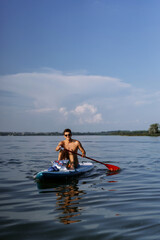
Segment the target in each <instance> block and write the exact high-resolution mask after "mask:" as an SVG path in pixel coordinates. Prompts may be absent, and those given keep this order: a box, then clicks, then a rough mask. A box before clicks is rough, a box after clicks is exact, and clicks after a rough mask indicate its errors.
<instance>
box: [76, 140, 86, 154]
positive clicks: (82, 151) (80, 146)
mask: <svg viewBox="0 0 160 240" xmlns="http://www.w3.org/2000/svg"><path fill="white" fill-rule="evenodd" d="M78 148H79V150H80V151H81V153H82V157H85V156H86V151H85V150H84V148H83V147H82V144H81V143H80V142H79V141H78Z"/></svg>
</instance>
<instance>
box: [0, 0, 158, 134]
mask: <svg viewBox="0 0 160 240" xmlns="http://www.w3.org/2000/svg"><path fill="white" fill-rule="evenodd" d="M159 12H160V1H159V0H34V1H33V0H27V1H26V0H14V1H13V0H0V32H1V38H0V49H1V50H0V52H1V54H0V112H1V114H0V131H34V132H39V131H42V132H50V131H53V132H57V131H58V132H63V130H64V129H65V128H71V129H72V131H80V132H91V131H95V132H98V131H112V130H147V129H148V128H149V126H150V125H151V124H153V123H160V111H159V109H160V67H159V63H160V44H159V43H160V14H159Z"/></svg>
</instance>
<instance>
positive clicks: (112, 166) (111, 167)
mask: <svg viewBox="0 0 160 240" xmlns="http://www.w3.org/2000/svg"><path fill="white" fill-rule="evenodd" d="M64 150H66V151H68V152H71V153H73V154H76V155H79V156H81V157H83V156H82V155H81V154H79V153H76V152H73V151H71V150H68V149H64ZM84 157H85V158H87V159H89V160H92V161H94V162H97V163H100V164H103V165H104V166H106V167H107V168H108V169H109V171H113V172H115V171H118V170H120V168H119V167H117V166H114V165H111V164H107V163H103V162H100V161H97V160H95V159H93V158H90V157H87V156H84Z"/></svg>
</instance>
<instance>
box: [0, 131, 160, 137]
mask: <svg viewBox="0 0 160 240" xmlns="http://www.w3.org/2000/svg"><path fill="white" fill-rule="evenodd" d="M62 135H63V133H59V132H0V136H62ZM73 135H79V136H83V135H87V136H89V135H94V136H95V135H97V136H107V135H108V136H109V135H120V136H160V132H158V133H154V134H153V133H150V132H149V131H145V130H143V131H128V130H118V131H107V132H105V131H102V132H73Z"/></svg>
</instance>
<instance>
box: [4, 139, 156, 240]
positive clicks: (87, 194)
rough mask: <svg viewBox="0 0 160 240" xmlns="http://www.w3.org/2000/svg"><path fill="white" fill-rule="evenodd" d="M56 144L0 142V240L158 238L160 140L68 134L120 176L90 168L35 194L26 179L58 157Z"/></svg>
mask: <svg viewBox="0 0 160 240" xmlns="http://www.w3.org/2000/svg"><path fill="white" fill-rule="evenodd" d="M62 138H63V137H55V136H54V137H48V136H43V137H42V136H36V137H15V136H14V137H12V136H6V137H0V193H1V194H0V239H2V240H8V239H11V240H14V239H16V240H19V239H20V240H21V239H23V240H32V239H33V240H41V239H43V240H44V239H45V240H48V239H49V240H50V239H54V240H62V239H64V240H82V239H83V240H91V239H92V240H94V239H96V240H97V239H98V240H101V239H104V240H159V239H160V137H157V138H153V137H121V136H75V138H76V139H78V140H80V141H81V143H82V145H83V147H84V148H85V150H86V152H87V156H88V157H92V158H94V159H96V160H99V161H101V162H104V163H110V164H113V165H116V166H119V167H120V168H121V171H120V172H119V173H118V174H113V175H110V174H109V172H108V171H107V168H106V167H105V166H104V165H102V164H98V163H94V165H95V168H94V170H93V171H91V172H90V173H88V174H86V175H85V176H83V177H80V178H79V179H75V180H73V181H72V182H68V183H66V184H59V185H58V184H57V185H51V186H47V188H44V189H39V188H38V186H37V184H36V182H35V181H34V179H33V176H34V174H35V173H37V172H39V171H41V170H43V169H47V168H48V167H49V166H50V165H51V164H50V161H53V160H56V159H57V156H58V153H57V152H55V150H54V149H55V147H56V145H57V143H58V142H59V141H60V140H61V139H62ZM79 160H80V161H81V158H79ZM84 160H85V159H83V161H84ZM86 161H88V160H86ZM90 162H91V161H90Z"/></svg>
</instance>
